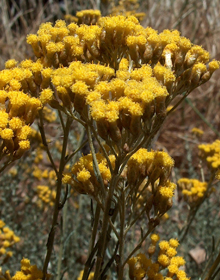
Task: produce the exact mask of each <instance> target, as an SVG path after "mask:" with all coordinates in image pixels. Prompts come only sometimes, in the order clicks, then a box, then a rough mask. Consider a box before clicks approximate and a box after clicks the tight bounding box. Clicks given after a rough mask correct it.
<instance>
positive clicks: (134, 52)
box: [21, 11, 219, 149]
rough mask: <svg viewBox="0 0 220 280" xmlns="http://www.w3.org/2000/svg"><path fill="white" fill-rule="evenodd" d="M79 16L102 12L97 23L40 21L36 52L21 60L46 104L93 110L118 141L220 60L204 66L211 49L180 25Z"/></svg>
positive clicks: (108, 136)
mask: <svg viewBox="0 0 220 280" xmlns="http://www.w3.org/2000/svg"><path fill="white" fill-rule="evenodd" d="M77 16H78V17H79V18H80V17H81V18H85V20H86V18H87V17H88V18H90V19H89V21H90V20H91V18H92V17H98V18H99V19H98V20H97V22H96V23H95V24H94V25H87V24H80V23H79V25H77V24H76V23H71V24H69V25H67V24H66V23H65V21H62V20H58V21H57V22H56V23H55V25H54V26H53V25H52V24H51V23H44V24H42V25H41V26H40V28H39V30H38V32H37V35H35V34H30V35H28V37H27V42H28V43H29V44H31V46H32V48H33V50H34V52H35V55H36V56H37V58H39V59H38V60H37V61H36V62H35V63H33V62H31V61H24V62H23V63H22V64H21V65H22V67H23V68H24V67H26V68H25V70H26V71H29V72H30V73H32V76H33V77H32V78H31V79H32V80H33V81H34V84H35V88H36V87H40V100H41V102H42V103H43V104H47V103H49V104H50V105H51V106H52V107H53V108H56V109H60V110H64V111H65V112H66V113H68V114H69V115H71V114H72V112H73V110H74V109H75V110H76V111H77V112H78V113H79V114H80V117H81V118H82V119H83V120H85V121H87V120H88V114H89V111H90V113H91V116H92V118H93V119H94V120H95V121H96V123H97V128H98V132H99V134H100V136H101V137H102V138H103V139H104V140H106V141H113V142H116V143H117V144H121V147H123V146H124V145H125V144H128V143H129V142H130V143H129V144H130V145H131V144H132V142H133V141H134V140H135V139H136V137H137V136H138V135H141V134H142V135H146V134H148V133H150V131H151V130H152V124H153V123H154V122H153V120H155V119H156V120H157V121H162V120H163V119H164V118H165V116H166V113H167V110H166V108H167V107H168V105H169V104H170V102H171V101H172V99H173V98H174V97H175V96H176V95H178V94H182V93H183V92H187V94H188V93H189V92H190V91H191V90H192V89H194V88H195V87H197V86H199V85H200V84H201V83H204V82H205V81H207V80H208V79H209V78H210V76H211V75H212V73H213V72H214V71H215V70H216V69H218V68H219V63H218V62H217V61H212V62H210V63H209V64H208V66H206V64H207V63H208V62H209V53H208V52H206V51H205V50H204V49H203V48H202V47H200V46H196V45H193V44H191V42H190V41H189V40H188V39H186V38H184V37H181V36H180V34H179V32H178V31H176V30H174V31H169V30H164V31H163V32H162V33H160V34H158V32H157V31H156V30H154V29H152V28H149V27H148V28H144V27H143V26H141V25H140V24H139V22H138V20H137V18H135V17H134V16H128V17H126V16H122V15H119V16H112V17H100V14H99V13H98V12H97V11H93V12H91V11H81V12H78V14H77ZM91 62H92V63H91ZM106 65H108V66H106ZM54 68H58V69H55V70H54ZM29 72H28V73H29ZM51 83H52V87H51V88H50V86H51ZM32 87H33V88H34V86H33V85H32ZM54 88H55V92H53V90H52V89H54ZM57 97H58V99H57ZM86 105H89V106H86ZM63 107H64V108H63ZM62 108H63V109H62ZM130 145H128V149H129V148H130Z"/></svg>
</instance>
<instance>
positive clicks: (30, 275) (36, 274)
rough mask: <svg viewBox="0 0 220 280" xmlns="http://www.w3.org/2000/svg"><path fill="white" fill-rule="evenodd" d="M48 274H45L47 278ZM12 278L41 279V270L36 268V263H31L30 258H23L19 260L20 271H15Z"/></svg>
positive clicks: (14, 279)
mask: <svg viewBox="0 0 220 280" xmlns="http://www.w3.org/2000/svg"><path fill="white" fill-rule="evenodd" d="M49 277H50V275H46V279H47V280H48V279H49ZM11 279H12V280H29V279H33V280H41V279H43V272H42V271H41V270H40V269H38V268H37V266H36V265H31V263H30V260H29V259H26V258H23V259H22V260H21V271H17V272H16V273H15V275H14V276H13V277H12V278H11Z"/></svg>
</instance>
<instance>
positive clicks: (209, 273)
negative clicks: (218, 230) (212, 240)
mask: <svg viewBox="0 0 220 280" xmlns="http://www.w3.org/2000/svg"><path fill="white" fill-rule="evenodd" d="M219 263H220V252H219V254H218V256H217V258H216V259H215V261H214V263H213V265H212V266H211V268H210V270H209V272H208V276H207V277H206V278H205V280H212V275H213V273H214V272H215V270H216V268H217V266H218V265H219Z"/></svg>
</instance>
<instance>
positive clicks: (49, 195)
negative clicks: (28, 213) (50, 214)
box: [37, 185, 56, 206]
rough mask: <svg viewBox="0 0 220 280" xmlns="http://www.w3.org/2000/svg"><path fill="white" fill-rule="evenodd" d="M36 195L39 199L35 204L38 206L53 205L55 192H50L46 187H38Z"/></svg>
mask: <svg viewBox="0 0 220 280" xmlns="http://www.w3.org/2000/svg"><path fill="white" fill-rule="evenodd" d="M37 195H38V198H39V201H38V202H37V204H38V206H42V205H41V204H42V202H43V203H45V204H49V205H50V206H53V205H54V202H55V198H56V191H55V190H51V189H50V188H49V187H48V186H44V185H38V186H37Z"/></svg>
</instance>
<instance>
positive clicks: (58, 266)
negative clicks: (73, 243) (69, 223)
mask: <svg viewBox="0 0 220 280" xmlns="http://www.w3.org/2000/svg"><path fill="white" fill-rule="evenodd" d="M67 206H68V203H67V201H66V203H65V204H64V207H63V224H62V231H61V242H60V248H59V256H58V264H57V276H56V280H60V279H61V267H62V257H63V248H64V233H65V231H66V218H67Z"/></svg>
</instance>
